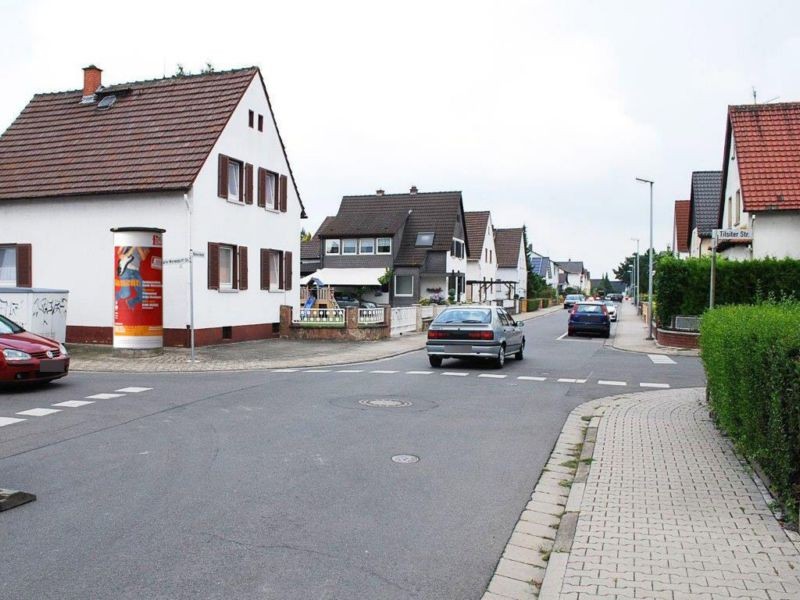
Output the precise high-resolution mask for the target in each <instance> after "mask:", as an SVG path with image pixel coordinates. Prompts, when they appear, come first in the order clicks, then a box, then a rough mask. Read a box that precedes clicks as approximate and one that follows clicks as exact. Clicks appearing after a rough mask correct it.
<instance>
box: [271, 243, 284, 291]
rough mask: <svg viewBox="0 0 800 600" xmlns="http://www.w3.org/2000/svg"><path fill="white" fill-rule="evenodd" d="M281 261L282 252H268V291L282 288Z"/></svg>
mask: <svg viewBox="0 0 800 600" xmlns="http://www.w3.org/2000/svg"><path fill="white" fill-rule="evenodd" d="M282 263H283V252H281V251H280V250H273V251H272V252H270V253H269V291H270V292H275V291H278V290H282V289H283V281H282V280H283V278H282V277H281V264H282Z"/></svg>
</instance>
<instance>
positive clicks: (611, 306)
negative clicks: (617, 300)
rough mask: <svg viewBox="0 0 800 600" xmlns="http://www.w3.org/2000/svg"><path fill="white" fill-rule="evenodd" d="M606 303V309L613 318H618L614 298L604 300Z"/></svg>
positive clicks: (614, 319) (613, 319)
mask: <svg viewBox="0 0 800 600" xmlns="http://www.w3.org/2000/svg"><path fill="white" fill-rule="evenodd" d="M603 304H605V305H606V310H607V311H608V316H609V317H610V318H611V320H612V321H616V320H617V305H616V304H614V301H613V300H606V301H605V302H603Z"/></svg>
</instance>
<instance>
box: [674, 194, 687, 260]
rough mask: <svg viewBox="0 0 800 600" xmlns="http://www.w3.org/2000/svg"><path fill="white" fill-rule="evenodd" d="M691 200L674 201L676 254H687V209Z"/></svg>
mask: <svg viewBox="0 0 800 600" xmlns="http://www.w3.org/2000/svg"><path fill="white" fill-rule="evenodd" d="M690 208H691V200H675V225H674V227H675V239H676V240H677V245H678V247H677V248H676V250H677V251H678V252H689V233H690V232H689V209H690Z"/></svg>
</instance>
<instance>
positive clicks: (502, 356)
mask: <svg viewBox="0 0 800 600" xmlns="http://www.w3.org/2000/svg"><path fill="white" fill-rule="evenodd" d="M522 325H523V323H522V322H518V321H515V320H514V319H513V318H512V317H511V315H510V314H508V312H506V310H505V309H504V308H502V307H499V306H491V307H490V306H459V307H453V308H448V309H446V310H444V311H443V312H441V313H440V314H439V316H438V317H436V318H435V319H434V320H433V322H432V323H431V327H430V329H429V330H428V342H427V344H426V345H425V346H426V349H427V351H428V360H429V361H430V363H431V366H432V367H441V366H442V359H445V358H485V359H489V360H491V361H492V362H493V363H494V365H495V366H496V367H497V368H498V369H501V368H503V365H504V364H505V362H506V355H509V354H513V355H514V358H516V359H517V360H522V356H523V353H524V352H525V334H524V333H523V331H522Z"/></svg>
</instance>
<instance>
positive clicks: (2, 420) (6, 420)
mask: <svg viewBox="0 0 800 600" xmlns="http://www.w3.org/2000/svg"><path fill="white" fill-rule="evenodd" d="M24 420H25V419H15V418H13V417H0V427H5V426H6V425H13V424H14V423H22V422H23V421H24Z"/></svg>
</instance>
